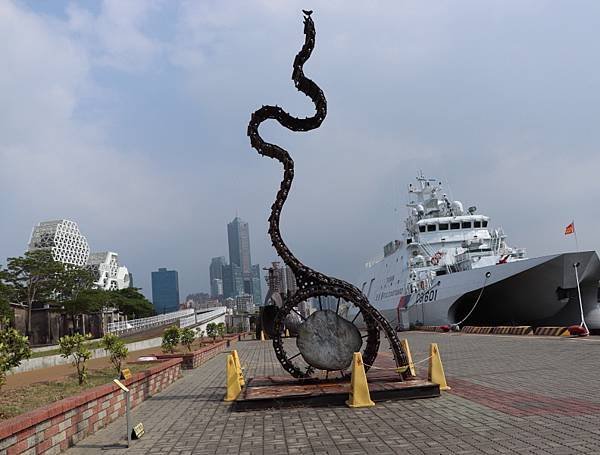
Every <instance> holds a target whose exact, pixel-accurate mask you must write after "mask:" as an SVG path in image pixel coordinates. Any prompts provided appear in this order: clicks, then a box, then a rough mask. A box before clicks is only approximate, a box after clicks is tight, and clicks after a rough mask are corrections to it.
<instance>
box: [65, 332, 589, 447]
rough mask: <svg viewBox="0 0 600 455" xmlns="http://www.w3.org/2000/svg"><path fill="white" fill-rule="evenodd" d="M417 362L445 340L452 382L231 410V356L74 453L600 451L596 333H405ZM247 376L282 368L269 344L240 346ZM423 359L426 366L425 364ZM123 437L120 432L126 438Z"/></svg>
mask: <svg viewBox="0 0 600 455" xmlns="http://www.w3.org/2000/svg"><path fill="white" fill-rule="evenodd" d="M406 338H408V339H409V342H410V345H411V349H412V351H413V357H414V358H415V360H418V359H421V358H425V357H426V356H427V349H428V344H429V343H430V342H437V343H438V344H439V347H440V351H441V354H442V359H443V361H444V366H445V368H446V375H447V377H448V380H449V383H450V385H451V386H452V391H451V392H445V393H443V395H442V397H440V398H436V399H428V400H415V401H394V402H382V403H377V406H375V407H374V408H367V409H359V410H352V409H349V408H346V407H322V408H303V407H299V408H291V409H270V410H260V411H248V412H231V410H230V405H228V404H227V403H224V402H223V401H222V398H223V395H224V387H223V385H224V377H225V376H224V366H225V357H224V354H223V355H220V356H217V357H216V358H215V359H213V360H211V361H210V362H208V363H207V364H205V365H203V366H202V367H201V368H199V369H197V370H193V371H189V372H185V373H184V378H182V379H181V380H179V381H178V382H177V383H176V384H174V385H173V386H171V387H170V388H169V389H167V390H166V391H164V392H162V393H161V394H159V395H157V396H155V397H154V398H152V399H150V400H148V401H147V402H145V403H143V404H142V405H141V406H140V407H138V408H136V409H135V410H134V422H138V421H142V422H143V423H144V427H145V429H146V434H145V435H144V436H143V438H142V439H141V440H139V441H134V443H133V445H132V448H130V449H128V450H127V449H125V448H124V446H123V440H124V438H125V432H124V430H123V428H124V425H125V423H124V419H120V420H119V421H117V422H115V423H113V424H112V425H111V426H109V427H108V428H106V429H104V430H102V431H100V432H99V433H97V434H96V435H94V436H91V437H89V438H87V439H85V440H84V441H82V442H81V443H80V444H79V445H78V446H76V447H75V448H73V449H71V450H70V451H69V452H68V453H72V454H77V453H81V454H93V453H103V454H107V453H115V454H146V453H150V454H152V453H156V454H159V453H160V454H180V455H184V454H235V453H243V454H249V455H251V454H252V455H253V454H274V455H275V454H277V455H279V454H300V453H302V454H305V453H319V454H363V453H377V454H378V455H383V454H391V453H402V454H436V455H437V454H482V453H483V454H502V453H504V454H509V453H520V454H561V455H563V454H571V453H573V454H575V453H587V454H590V453H598V451H599V450H600V449H599V448H600V425H599V424H598V422H599V421H600V394H598V387H597V385H598V378H599V377H600V362H598V360H597V359H598V354H599V353H600V339H599V338H597V337H596V338H588V339H573V340H572V339H566V338H541V337H535V338H534V337H511V336H489V335H457V334H452V335H450V334H437V333H414V332H411V333H408V334H406ZM237 347H238V352H239V353H240V356H241V359H242V364H243V365H245V366H246V367H247V372H248V375H249V376H253V375H267V374H282V369H281V368H280V366H279V363H278V362H277V360H276V359H275V356H274V354H273V350H272V348H271V345H270V343H269V342H262V343H261V342H259V341H248V342H241V343H238V344H237ZM426 365H427V364H426V363H424V364H422V365H421V368H420V371H421V372H423V371H424V372H425V373H426ZM119 440H120V441H119ZM119 442H120V444H121V445H120V446H119V445H115V443H117V444H118V443H119Z"/></svg>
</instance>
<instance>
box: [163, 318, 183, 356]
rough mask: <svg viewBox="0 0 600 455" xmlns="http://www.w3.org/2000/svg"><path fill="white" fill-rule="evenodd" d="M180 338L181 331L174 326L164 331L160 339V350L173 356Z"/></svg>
mask: <svg viewBox="0 0 600 455" xmlns="http://www.w3.org/2000/svg"><path fill="white" fill-rule="evenodd" d="M180 338H181V329H180V328H179V327H177V326H175V325H172V326H171V327H168V328H167V329H165V332H164V333H163V337H162V346H161V348H162V350H163V352H169V353H171V354H173V353H174V352H175V348H176V347H177V345H178V344H179V340H180Z"/></svg>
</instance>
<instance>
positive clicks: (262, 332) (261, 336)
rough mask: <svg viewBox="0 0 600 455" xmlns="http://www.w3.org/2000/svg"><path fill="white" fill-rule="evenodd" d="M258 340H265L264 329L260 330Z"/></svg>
mask: <svg viewBox="0 0 600 455" xmlns="http://www.w3.org/2000/svg"><path fill="white" fill-rule="evenodd" d="M260 341H265V331H264V330H261V331H260Z"/></svg>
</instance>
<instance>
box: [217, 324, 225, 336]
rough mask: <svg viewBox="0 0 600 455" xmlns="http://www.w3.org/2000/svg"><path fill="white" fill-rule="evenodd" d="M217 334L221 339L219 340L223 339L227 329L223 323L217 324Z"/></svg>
mask: <svg viewBox="0 0 600 455" xmlns="http://www.w3.org/2000/svg"><path fill="white" fill-rule="evenodd" d="M217 333H218V334H219V336H220V337H221V339H223V338H225V333H227V327H226V326H225V323H224V322H219V323H218V324H217Z"/></svg>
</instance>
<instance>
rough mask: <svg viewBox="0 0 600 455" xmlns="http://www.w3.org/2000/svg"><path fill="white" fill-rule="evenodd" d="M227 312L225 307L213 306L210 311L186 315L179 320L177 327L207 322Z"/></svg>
mask: <svg viewBox="0 0 600 455" xmlns="http://www.w3.org/2000/svg"><path fill="white" fill-rule="evenodd" d="M226 312H227V307H224V306H220V307H216V308H213V309H212V310H210V311H206V312H204V313H195V314H193V315H191V316H187V317H185V318H181V319H180V320H179V327H181V328H184V327H189V326H192V325H199V324H205V323H207V322H210V321H212V320H213V319H216V318H218V317H220V316H223V315H224V314H225V313H226Z"/></svg>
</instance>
